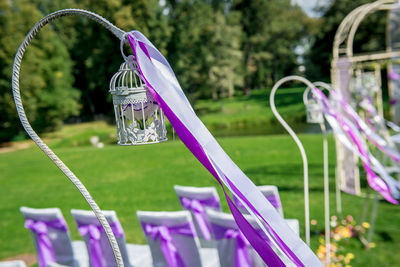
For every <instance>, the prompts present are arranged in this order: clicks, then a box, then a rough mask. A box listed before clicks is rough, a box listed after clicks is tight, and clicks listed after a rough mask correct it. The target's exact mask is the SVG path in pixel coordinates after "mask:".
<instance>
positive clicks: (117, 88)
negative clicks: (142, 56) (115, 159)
mask: <svg viewBox="0 0 400 267" xmlns="http://www.w3.org/2000/svg"><path fill="white" fill-rule="evenodd" d="M110 93H111V94H112V97H113V104H114V112H115V120H116V126H117V135H118V144H119V145H143V144H153V143H159V142H163V141H166V140H167V131H166V129H165V117H164V114H163V112H162V110H161V109H160V107H159V106H158V104H157V102H156V101H155V100H154V98H153V97H152V96H151V94H150V93H149V91H148V88H147V86H146V84H145V83H144V82H143V80H142V78H141V75H140V72H139V71H138V68H137V64H136V61H135V60H134V57H133V56H129V57H127V58H126V61H125V62H124V63H122V64H121V66H120V68H119V71H118V72H117V73H116V74H114V76H113V77H112V78H111V81H110Z"/></svg>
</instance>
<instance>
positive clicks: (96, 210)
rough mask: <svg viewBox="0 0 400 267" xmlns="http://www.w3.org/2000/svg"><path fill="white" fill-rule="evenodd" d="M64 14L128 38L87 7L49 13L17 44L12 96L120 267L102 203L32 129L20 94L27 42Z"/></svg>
mask: <svg viewBox="0 0 400 267" xmlns="http://www.w3.org/2000/svg"><path fill="white" fill-rule="evenodd" d="M65 16H84V17H87V18H89V19H92V20H94V21H96V22H98V23H100V24H101V25H103V26H104V27H105V28H107V29H108V30H109V31H111V32H112V33H113V34H114V35H115V36H116V37H117V38H118V39H120V40H121V39H124V38H125V37H126V34H125V32H124V31H122V30H121V29H119V28H117V27H116V26H114V25H113V24H112V23H110V22H109V21H108V20H106V19H105V18H103V17H101V16H99V15H97V14H95V13H92V12H90V11H87V10H82V9H63V10H59V11H56V12H54V13H51V14H49V15H47V16H45V17H44V18H43V19H41V20H40V21H39V22H38V23H36V24H35V26H33V27H32V29H31V30H30V31H29V33H28V34H27V35H26V36H25V38H24V40H23V41H22V43H21V44H20V46H19V47H18V50H17V53H16V54H15V58H14V63H13V69H12V91H13V96H14V102H15V106H16V108H17V113H18V116H19V118H20V120H21V123H22V126H23V127H24V129H25V131H26V132H27V133H28V135H29V136H30V137H31V138H32V140H33V141H35V143H36V144H37V145H38V147H39V148H40V149H41V150H43V152H44V153H45V154H46V155H47V156H48V157H49V158H50V159H51V160H52V161H53V162H54V164H56V165H57V167H58V168H60V170H61V171H62V172H63V173H64V174H65V175H66V176H67V177H68V178H69V179H70V181H71V182H72V183H73V184H74V185H75V186H76V188H77V189H78V190H79V192H80V193H81V194H82V196H83V197H84V198H85V200H86V201H87V202H88V204H89V205H90V207H91V208H92V210H93V212H94V214H95V215H96V217H97V219H98V220H99V222H100V224H101V225H102V227H103V229H104V231H105V233H106V235H107V238H108V241H109V242H110V245H111V248H112V251H113V253H114V257H115V261H116V264H117V266H118V267H123V266H124V263H123V261H122V257H121V252H120V250H119V247H118V244H117V240H116V239H115V236H114V234H113V232H112V230H111V227H110V225H109V224H108V222H107V220H106V217H105V216H104V214H103V213H102V212H101V210H100V208H99V206H98V205H97V204H96V202H95V201H94V199H93V198H92V196H91V195H90V193H89V191H88V190H87V189H86V188H85V186H84V185H83V184H82V182H81V181H80V180H79V179H78V178H77V177H76V176H75V174H73V173H72V171H71V170H70V169H68V167H67V166H66V165H65V164H64V162H62V161H61V159H59V158H58V157H57V156H56V154H54V152H53V151H52V150H51V149H50V148H49V147H48V146H47V145H46V144H45V143H44V142H43V140H42V139H40V137H39V136H38V135H37V134H36V132H35V131H34V130H33V129H32V126H31V125H30V123H29V121H28V118H27V116H26V113H25V110H24V107H23V105H22V101H21V94H20V90H19V73H20V69H21V61H22V58H23V56H24V53H25V50H26V49H27V47H28V45H29V44H30V42H31V41H32V39H33V38H34V37H35V36H36V34H37V33H38V32H39V31H40V29H42V28H43V27H44V26H45V25H47V24H48V23H50V22H51V21H53V20H55V19H58V18H61V17H65Z"/></svg>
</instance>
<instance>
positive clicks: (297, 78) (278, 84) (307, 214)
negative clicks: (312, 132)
mask: <svg viewBox="0 0 400 267" xmlns="http://www.w3.org/2000/svg"><path fill="white" fill-rule="evenodd" d="M290 81H299V82H302V83H304V84H305V85H306V86H307V87H311V88H313V87H314V85H313V84H312V83H311V82H310V81H308V80H307V79H305V78H303V77H300V76H295V75H293V76H287V77H284V78H282V79H280V80H279V81H278V82H276V83H275V85H274V86H273V87H272V90H271V94H270V96H269V101H270V106H271V109H272V112H273V113H274V115H275V117H276V118H277V120H278V121H279V122H280V123H281V124H282V126H283V127H284V128H285V129H286V131H287V132H288V133H289V134H290V136H291V137H292V138H293V140H294V141H295V143H296V145H297V147H298V148H299V150H300V154H301V158H302V160H303V178H304V215H305V236H306V243H307V245H308V246H310V201H309V188H308V160H307V155H306V152H305V150H304V147H303V145H302V143H301V141H300V139H299V138H298V137H297V135H296V133H295V132H294V131H293V130H292V128H291V127H290V126H289V125H288V124H287V123H286V121H285V120H284V119H283V118H282V116H281V115H280V114H279V112H278V110H277V109H276V106H275V93H276V91H277V90H278V89H279V88H280V87H281V85H282V84H284V83H286V82H290Z"/></svg>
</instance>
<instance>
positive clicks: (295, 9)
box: [233, 0, 309, 93]
mask: <svg viewBox="0 0 400 267" xmlns="http://www.w3.org/2000/svg"><path fill="white" fill-rule="evenodd" d="M233 9H234V10H237V11H240V12H241V14H242V19H241V24H242V26H243V32H244V33H243V38H242V40H243V42H242V50H243V53H244V62H243V65H244V66H245V68H246V75H245V87H244V92H245V93H249V91H250V89H251V88H260V87H264V86H265V85H267V86H272V84H273V83H274V81H275V80H276V79H279V78H281V77H283V76H285V75H287V74H289V73H293V72H294V69H295V67H296V66H297V58H296V54H295V52H294V49H295V47H296V46H297V45H299V44H300V42H301V40H302V38H303V37H305V36H306V35H307V31H308V24H309V19H308V17H307V15H306V14H305V13H304V12H303V11H302V10H301V8H300V7H299V6H293V5H291V1H290V0H269V1H263V0H254V1H246V0H239V1H233Z"/></svg>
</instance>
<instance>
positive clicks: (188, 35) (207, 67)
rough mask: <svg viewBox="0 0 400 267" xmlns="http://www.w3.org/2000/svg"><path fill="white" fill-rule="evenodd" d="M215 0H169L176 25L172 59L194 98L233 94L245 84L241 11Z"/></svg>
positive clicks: (172, 24)
mask: <svg viewBox="0 0 400 267" xmlns="http://www.w3.org/2000/svg"><path fill="white" fill-rule="evenodd" d="M211 2H213V3H210V1H206V0H197V1H188V0H184V1H169V5H168V6H167V8H168V10H169V13H168V17H169V21H170V25H171V26H172V28H173V29H174V30H173V32H172V36H171V39H170V42H169V44H168V51H169V52H168V59H169V60H170V62H171V65H172V66H173V68H174V71H175V72H176V74H177V77H178V79H179V81H180V83H181V85H182V88H183V89H184V90H185V92H186V93H187V94H188V96H189V98H190V99H191V100H192V102H193V101H194V100H195V99H196V98H199V97H201V98H209V97H213V98H214V99H215V100H216V99H218V98H220V97H224V96H228V97H230V96H232V95H233V93H234V89H235V87H236V86H241V84H242V76H243V71H241V69H242V68H241V58H242V53H241V51H240V44H241V37H242V32H241V26H240V24H239V23H240V20H239V15H240V14H239V13H238V12H229V11H226V10H224V9H225V8H224V7H225V6H224V5H219V4H218V3H217V2H218V1H211ZM218 7H220V8H218Z"/></svg>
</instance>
